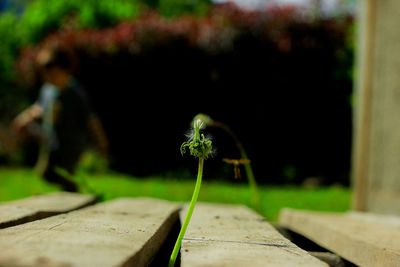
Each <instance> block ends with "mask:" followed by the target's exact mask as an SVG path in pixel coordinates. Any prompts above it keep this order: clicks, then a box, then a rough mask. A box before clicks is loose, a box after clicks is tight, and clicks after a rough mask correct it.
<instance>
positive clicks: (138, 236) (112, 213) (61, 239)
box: [0, 198, 179, 266]
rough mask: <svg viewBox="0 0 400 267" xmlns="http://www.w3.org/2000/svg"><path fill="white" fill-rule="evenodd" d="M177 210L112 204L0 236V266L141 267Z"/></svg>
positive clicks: (149, 202) (154, 204)
mask: <svg viewBox="0 0 400 267" xmlns="http://www.w3.org/2000/svg"><path fill="white" fill-rule="evenodd" d="M178 212H179V205H178V204H175V203H170V202H167V201H162V200H156V199H145V198H144V199H141V198H140V199H116V200H113V201H109V202H105V203H101V204H98V205H95V206H91V207H87V208H84V209H81V210H77V211H73V212H70V213H67V214H61V215H57V216H53V217H50V218H46V219H43V220H39V221H34V222H31V223H27V224H23V225H18V226H15V227H10V228H6V229H2V230H0V252H1V253H0V266H3V265H5V266H38V265H39V266H146V265H147V264H148V263H149V262H150V261H151V259H152V258H153V257H154V255H155V254H156V253H157V251H158V249H159V247H160V246H161V245H162V243H163V242H164V240H165V238H166V236H167V234H168V232H169V231H170V229H171V227H172V225H173V224H174V222H175V221H176V220H177V219H178Z"/></svg>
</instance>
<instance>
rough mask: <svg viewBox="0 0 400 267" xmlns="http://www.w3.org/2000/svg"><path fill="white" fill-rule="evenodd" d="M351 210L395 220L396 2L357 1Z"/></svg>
mask: <svg viewBox="0 0 400 267" xmlns="http://www.w3.org/2000/svg"><path fill="white" fill-rule="evenodd" d="M359 3H360V7H361V8H360V14H359V22H360V23H359V28H360V29H359V30H360V31H359V38H358V42H357V46H358V50H357V52H358V53H357V56H358V60H357V69H358V75H357V85H356V100H357V102H356V109H355V135H354V154H353V156H354V157H353V186H354V199H353V209H354V210H360V211H363V210H364V211H374V212H378V213H388V214H400V53H399V47H400V31H399V23H400V1H398V0H379V1H377V0H364V1H359Z"/></svg>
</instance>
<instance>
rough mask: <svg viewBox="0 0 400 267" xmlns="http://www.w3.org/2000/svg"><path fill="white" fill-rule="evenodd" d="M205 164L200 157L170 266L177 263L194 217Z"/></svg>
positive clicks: (172, 266)
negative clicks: (190, 196)
mask: <svg viewBox="0 0 400 267" xmlns="http://www.w3.org/2000/svg"><path fill="white" fill-rule="evenodd" d="M203 165H204V159H203V158H200V159H199V170H198V172H197V180H196V186H195V188H194V192H193V195H192V200H191V201H190V205H189V209H188V212H187V214H186V218H185V221H184V222H183V225H182V228H181V231H180V232H179V236H178V239H177V240H176V243H175V246H174V250H173V251H172V254H171V258H170V260H169V264H168V267H174V265H175V261H176V257H177V256H178V253H179V250H180V248H181V243H182V239H183V236H184V235H185V232H186V229H187V227H188V225H189V221H190V218H191V217H192V213H193V210H194V206H195V205H196V202H197V197H198V196H199V192H200V186H201V180H202V177H203Z"/></svg>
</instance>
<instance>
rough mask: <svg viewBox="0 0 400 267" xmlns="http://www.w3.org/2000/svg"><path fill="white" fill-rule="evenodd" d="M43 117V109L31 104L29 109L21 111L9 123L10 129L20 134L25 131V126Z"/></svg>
mask: <svg viewBox="0 0 400 267" xmlns="http://www.w3.org/2000/svg"><path fill="white" fill-rule="evenodd" d="M42 115H43V108H42V107H41V106H39V105H37V104H33V105H32V106H30V107H29V108H27V109H25V110H24V111H22V112H21V113H20V114H19V115H18V116H17V117H16V118H15V119H14V121H13V122H12V123H11V127H12V128H13V129H14V130H15V131H17V132H19V133H22V132H23V131H24V130H26V129H25V128H26V126H27V125H28V124H29V123H31V122H33V121H35V120H37V119H40V118H41V117H42Z"/></svg>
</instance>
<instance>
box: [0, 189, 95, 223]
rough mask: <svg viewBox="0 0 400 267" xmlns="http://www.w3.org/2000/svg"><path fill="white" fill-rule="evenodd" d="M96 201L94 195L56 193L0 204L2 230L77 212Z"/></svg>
mask: <svg viewBox="0 0 400 267" xmlns="http://www.w3.org/2000/svg"><path fill="white" fill-rule="evenodd" d="M95 201H96V199H95V197H94V196H92V195H82V194H77V193H69V192H56V193H50V194H45V195H38V196H33V197H29V198H25V199H21V200H16V201H11V202H6V203H3V204H0V228H6V227H10V226H14V225H18V224H21V223H26V222H30V221H34V220H38V219H42V218H46V217H49V216H52V215H56V214H59V213H64V212H67V211H72V210H76V209H79V208H82V207H85V206H88V205H90V204H93V203H94V202H95Z"/></svg>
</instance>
